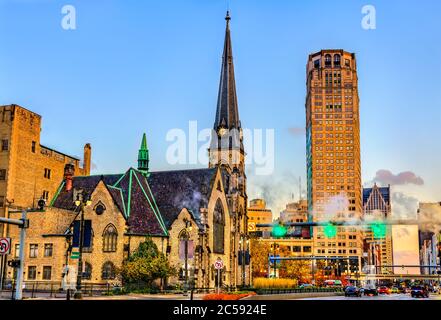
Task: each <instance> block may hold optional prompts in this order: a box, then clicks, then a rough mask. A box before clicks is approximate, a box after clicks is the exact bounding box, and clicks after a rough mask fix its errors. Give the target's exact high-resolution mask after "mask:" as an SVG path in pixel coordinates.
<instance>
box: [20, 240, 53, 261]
mask: <svg viewBox="0 0 441 320" xmlns="http://www.w3.org/2000/svg"><path fill="white" fill-rule="evenodd" d="M19 251H20V244H16V245H15V257H16V258H18V256H19ZM53 252H54V245H53V244H52V243H45V244H44V254H43V256H44V257H52V255H53ZM29 258H38V244H35V243H31V244H30V245H29Z"/></svg>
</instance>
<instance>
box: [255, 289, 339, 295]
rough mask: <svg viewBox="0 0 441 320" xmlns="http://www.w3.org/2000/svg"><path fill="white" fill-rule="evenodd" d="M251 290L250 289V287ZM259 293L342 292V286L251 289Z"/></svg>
mask: <svg viewBox="0 0 441 320" xmlns="http://www.w3.org/2000/svg"><path fill="white" fill-rule="evenodd" d="M251 290H252V289H251ZM252 291H254V292H256V293H257V294H259V295H262V294H286V293H308V292H343V291H344V289H343V287H332V288H315V287H313V288H292V289H277V288H271V289H254V290H252Z"/></svg>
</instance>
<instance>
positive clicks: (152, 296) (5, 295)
mask: <svg viewBox="0 0 441 320" xmlns="http://www.w3.org/2000/svg"><path fill="white" fill-rule="evenodd" d="M204 295H205V294H194V295H193V300H202V297H203V296H204ZM23 298H24V300H58V301H63V300H66V294H64V293H59V294H57V295H54V296H53V297H50V295H49V294H45V293H38V294H35V297H34V298H31V293H30V292H29V293H24V294H23ZM0 300H11V292H4V293H1V292H0ZM71 300H74V299H73V298H71ZM82 300H190V294H188V295H186V296H184V295H183V294H134V293H130V294H127V295H114V296H93V297H90V296H88V295H83V299H82Z"/></svg>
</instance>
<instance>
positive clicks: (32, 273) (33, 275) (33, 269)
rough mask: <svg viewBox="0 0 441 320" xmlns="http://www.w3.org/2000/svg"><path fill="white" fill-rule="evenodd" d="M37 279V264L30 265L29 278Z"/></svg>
mask: <svg viewBox="0 0 441 320" xmlns="http://www.w3.org/2000/svg"><path fill="white" fill-rule="evenodd" d="M35 279H37V267H36V266H29V267H28V280H35Z"/></svg>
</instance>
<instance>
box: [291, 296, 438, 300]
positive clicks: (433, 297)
mask: <svg viewBox="0 0 441 320" xmlns="http://www.w3.org/2000/svg"><path fill="white" fill-rule="evenodd" d="M299 300H355V301H358V300H372V301H373V300H378V301H382V300H421V301H427V300H441V295H439V294H431V295H430V296H429V298H428V299H427V298H412V297H411V296H410V294H381V295H378V296H362V297H360V298H358V297H345V296H333V297H318V298H303V299H299Z"/></svg>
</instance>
